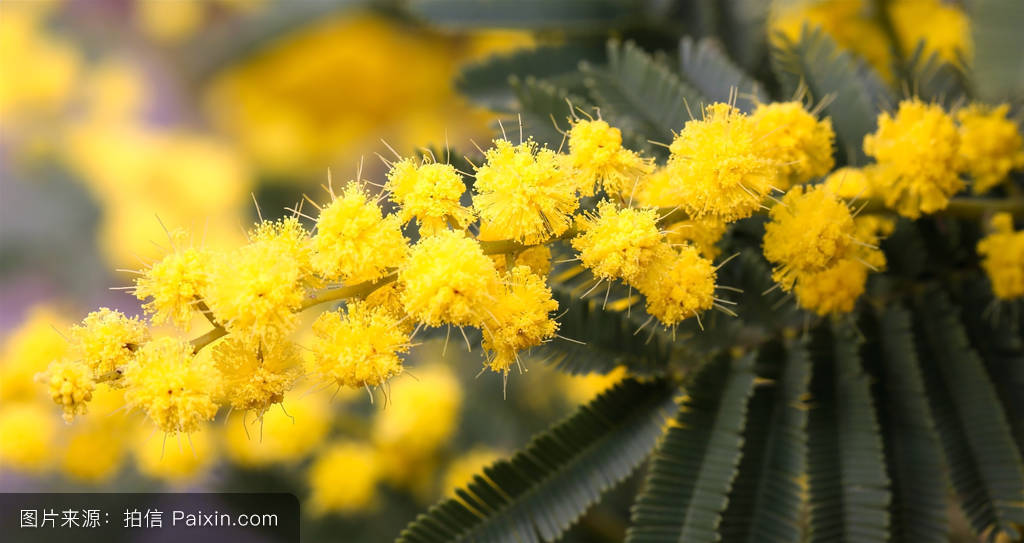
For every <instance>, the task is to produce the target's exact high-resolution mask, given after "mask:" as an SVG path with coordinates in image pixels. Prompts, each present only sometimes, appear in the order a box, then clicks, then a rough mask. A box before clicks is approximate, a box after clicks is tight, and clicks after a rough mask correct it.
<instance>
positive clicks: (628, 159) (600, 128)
mask: <svg viewBox="0 0 1024 543" xmlns="http://www.w3.org/2000/svg"><path fill="white" fill-rule="evenodd" d="M568 165H569V167H570V168H571V169H572V171H573V175H575V176H576V178H577V186H578V187H579V190H580V194H581V195H583V196H593V195H594V191H595V189H596V186H597V185H598V184H600V186H601V187H602V188H604V190H605V192H606V193H608V195H609V196H613V195H614V196H621V195H625V196H628V195H629V194H630V193H631V192H632V190H633V187H634V186H635V185H636V184H637V180H638V179H640V178H641V177H642V176H644V175H646V174H649V173H650V172H651V171H652V170H653V169H654V164H653V162H651V161H650V160H647V159H645V158H643V157H642V156H640V155H639V154H637V153H636V152H635V151H631V150H629V149H626V148H625V147H623V146H622V131H620V130H619V129H618V128H615V127H613V126H610V125H609V124H608V123H607V122H605V121H603V120H600V119H598V120H579V121H576V122H574V123H573V124H572V128H570V129H569V156H568Z"/></svg>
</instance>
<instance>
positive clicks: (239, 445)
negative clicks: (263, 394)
mask: <svg viewBox="0 0 1024 543" xmlns="http://www.w3.org/2000/svg"><path fill="white" fill-rule="evenodd" d="M331 417H332V413H331V409H330V403H329V397H328V396H327V395H325V394H323V393H301V394H294V395H292V396H290V397H289V398H287V399H286V400H285V401H283V402H281V405H280V406H275V407H274V408H273V409H269V410H267V411H266V412H264V413H263V415H262V416H261V417H258V418H257V417H246V415H245V414H243V413H237V414H235V413H233V414H232V415H231V416H230V417H229V419H228V421H227V422H226V423H225V424H224V425H223V428H224V429H223V442H224V453H225V455H226V456H227V457H228V458H229V459H230V460H231V461H232V462H234V463H236V464H239V465H241V466H246V467H263V466H269V465H272V464H282V463H296V462H298V461H300V460H302V459H303V458H305V457H306V455H308V454H309V453H310V452H311V451H312V450H313V449H314V448H315V447H316V446H317V445H318V444H319V443H320V442H321V441H322V440H323V439H324V437H325V436H326V435H327V432H328V430H329V429H330V423H331Z"/></svg>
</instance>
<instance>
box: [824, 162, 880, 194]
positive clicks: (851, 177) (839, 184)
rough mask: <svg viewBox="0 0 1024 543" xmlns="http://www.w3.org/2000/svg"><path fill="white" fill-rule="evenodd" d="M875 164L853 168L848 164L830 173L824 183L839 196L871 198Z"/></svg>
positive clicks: (827, 188)
mask: <svg viewBox="0 0 1024 543" xmlns="http://www.w3.org/2000/svg"><path fill="white" fill-rule="evenodd" d="M874 170H875V166H865V167H863V168H853V167H850V166H846V167H843V168H839V169H838V170H836V171H834V172H832V173H830V174H829V176H828V177H826V178H825V181H824V182H823V183H822V185H824V186H825V190H827V191H829V192H831V193H832V194H834V195H836V197H838V198H845V199H848V200H852V199H854V198H871V196H872V194H873V192H872V186H873V183H874V181H873V179H872V178H873V176H874V175H875V171H874Z"/></svg>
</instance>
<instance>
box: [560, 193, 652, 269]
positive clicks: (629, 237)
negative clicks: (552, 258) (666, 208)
mask: <svg viewBox="0 0 1024 543" xmlns="http://www.w3.org/2000/svg"><path fill="white" fill-rule="evenodd" d="M663 241H664V240H663V236H662V234H661V231H660V230H659V229H658V214H657V212H656V211H655V210H653V209H635V208H619V207H617V206H616V205H615V204H613V203H611V202H609V201H607V200H605V201H603V202H601V203H599V204H598V205H597V214H596V215H595V216H594V217H591V218H590V219H588V220H587V221H586V222H585V230H584V232H583V233H582V234H580V235H579V236H576V237H575V238H573V240H572V246H573V248H574V249H576V250H577V251H578V252H579V258H580V262H582V264H583V265H584V266H585V267H587V268H588V269H590V270H591V271H592V272H593V273H594V276H596V277H598V278H601V279H609V280H610V279H616V278H618V279H622V280H623V281H625V282H627V283H632V282H634V281H635V280H636V279H637V277H639V276H640V274H641V273H642V272H643V271H644V269H645V268H646V266H647V264H648V263H650V261H651V259H653V258H654V256H655V249H657V248H658V247H659V246H660V245H661V244H662V242H663Z"/></svg>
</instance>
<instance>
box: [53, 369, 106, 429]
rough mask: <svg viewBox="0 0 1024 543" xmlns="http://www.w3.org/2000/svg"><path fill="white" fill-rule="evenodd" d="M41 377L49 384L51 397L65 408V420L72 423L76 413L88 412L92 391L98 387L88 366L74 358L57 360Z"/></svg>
mask: <svg viewBox="0 0 1024 543" xmlns="http://www.w3.org/2000/svg"><path fill="white" fill-rule="evenodd" d="M39 377H40V378H41V380H42V381H43V382H45V383H46V384H47V385H48V388H49V393H50V398H52V399H53V401H54V403H56V404H57V405H59V406H61V407H62V408H63V410H64V421H65V422H68V423H70V422H71V420H72V419H74V418H75V415H84V414H85V413H86V411H87V410H88V403H89V400H91V399H92V391H93V390H95V389H96V381H95V380H93V375H92V371H91V370H90V369H89V367H88V366H86V365H85V364H83V363H82V362H78V361H74V360H55V361H53V362H51V363H50V367H49V368H47V370H46V373H45V374H40V376H39Z"/></svg>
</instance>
